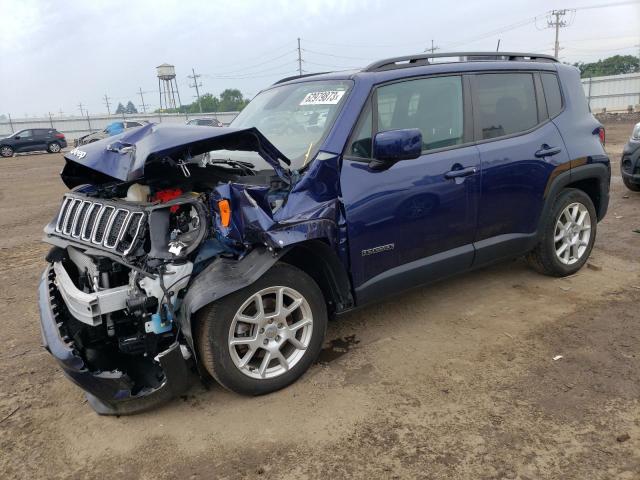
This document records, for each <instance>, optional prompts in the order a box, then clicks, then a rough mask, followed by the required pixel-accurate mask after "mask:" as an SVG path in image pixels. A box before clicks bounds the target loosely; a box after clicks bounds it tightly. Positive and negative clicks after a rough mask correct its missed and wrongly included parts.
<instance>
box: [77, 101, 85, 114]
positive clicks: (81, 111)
mask: <svg viewBox="0 0 640 480" xmlns="http://www.w3.org/2000/svg"><path fill="white" fill-rule="evenodd" d="M82 107H84V105H82V102H80V103H79V104H78V108H79V109H80V116H81V117H84V110H83V109H82Z"/></svg>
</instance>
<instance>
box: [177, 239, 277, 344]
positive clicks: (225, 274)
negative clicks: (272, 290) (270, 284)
mask: <svg viewBox="0 0 640 480" xmlns="http://www.w3.org/2000/svg"><path fill="white" fill-rule="evenodd" d="M288 250H289V247H287V248H284V249H282V250H279V251H269V250H268V249H267V248H265V247H259V248H254V249H253V250H252V251H251V252H249V253H248V254H247V255H246V256H244V257H242V258H241V259H240V260H235V259H230V258H218V259H217V260H215V261H214V262H212V263H211V264H210V265H209V266H207V267H206V268H205V269H204V270H202V272H200V273H199V274H198V275H197V276H196V277H195V278H194V279H193V281H192V282H191V285H190V286H189V289H188V290H187V294H186V295H185V297H184V299H183V300H182V306H181V308H180V314H179V315H178V321H179V324H180V329H181V331H182V334H183V335H184V338H185V339H186V340H187V343H188V344H189V346H190V347H191V351H192V352H193V354H194V356H196V355H197V353H196V349H195V345H194V341H193V330H192V317H193V314H194V313H196V312H197V311H198V310H200V309H201V308H202V307H204V306H205V305H208V304H209V303H211V302H215V301H216V300H219V299H221V298H222V297H225V296H227V295H229V294H230V293H233V292H236V291H238V290H240V289H242V288H244V287H247V286H249V285H251V284H252V283H254V282H255V281H256V280H258V279H259V278H260V277H261V276H262V275H264V274H265V273H266V272H267V270H269V269H270V268H271V267H272V266H273V265H274V264H275V263H276V262H277V261H278V260H280V258H281V257H282V255H284V254H285V253H286V252H287V251H288Z"/></svg>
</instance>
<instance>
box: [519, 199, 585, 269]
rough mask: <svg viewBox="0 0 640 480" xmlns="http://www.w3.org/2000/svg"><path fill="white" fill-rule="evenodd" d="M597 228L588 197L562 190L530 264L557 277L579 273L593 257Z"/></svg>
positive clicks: (544, 226)
mask: <svg viewBox="0 0 640 480" xmlns="http://www.w3.org/2000/svg"><path fill="white" fill-rule="evenodd" d="M597 225H598V218H597V216H596V209H595V207H594V206H593V202H592V201H591V198H589V195H587V194H586V193H584V192H583V191H582V190H578V189H575V188H567V189H565V190H563V191H562V192H561V193H560V194H559V195H558V197H557V198H556V201H555V203H554V205H553V207H552V209H551V214H550V215H549V217H548V218H547V219H546V221H545V222H544V224H543V226H542V228H543V230H542V237H541V239H540V243H538V245H537V246H536V248H535V249H534V250H533V251H532V252H531V253H530V254H529V255H528V260H529V264H530V265H531V266H533V267H534V268H535V269H536V270H538V271H539V272H540V273H544V274H546V275H551V276H554V277H565V276H567V275H572V274H574V273H576V272H577V271H578V270H580V269H581V268H582V266H583V265H584V264H585V263H586V261H587V259H588V258H589V255H590V254H591V249H592V248H593V243H594V241H595V239H596V229H597Z"/></svg>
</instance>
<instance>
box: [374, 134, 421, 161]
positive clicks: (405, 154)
mask: <svg viewBox="0 0 640 480" xmlns="http://www.w3.org/2000/svg"><path fill="white" fill-rule="evenodd" d="M421 154H422V132H421V131H420V129H418V128H406V129H402V130H387V131H386V132H378V133H376V136H375V137H374V138H373V159H372V160H371V162H369V168H371V169H372V170H384V169H386V168H389V167H391V166H392V165H393V164H394V163H396V162H399V161H400V160H411V159H414V158H418V157H419V156H420V155H421Z"/></svg>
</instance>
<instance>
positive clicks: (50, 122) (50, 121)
mask: <svg viewBox="0 0 640 480" xmlns="http://www.w3.org/2000/svg"><path fill="white" fill-rule="evenodd" d="M49 124H50V125H51V128H53V119H52V118H51V112H49Z"/></svg>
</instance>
